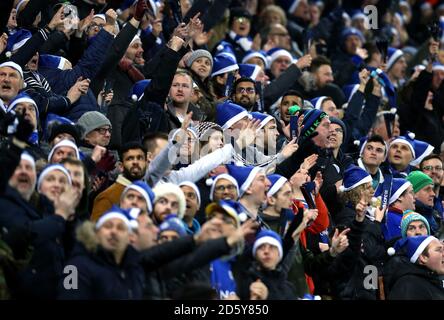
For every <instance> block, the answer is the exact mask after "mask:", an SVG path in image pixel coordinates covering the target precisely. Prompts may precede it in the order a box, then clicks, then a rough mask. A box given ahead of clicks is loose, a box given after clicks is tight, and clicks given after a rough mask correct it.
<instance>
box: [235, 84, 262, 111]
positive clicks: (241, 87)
mask: <svg viewBox="0 0 444 320" xmlns="http://www.w3.org/2000/svg"><path fill="white" fill-rule="evenodd" d="M258 98H259V96H258V94H257V93H256V89H255V82H254V81H253V80H251V79H250V78H246V77H242V78H239V79H237V80H236V81H235V82H234V84H233V89H232V94H231V99H232V100H233V101H234V103H237V104H238V105H240V106H242V107H244V108H245V109H247V110H248V111H255V109H256V108H255V105H256V102H257V100H258Z"/></svg>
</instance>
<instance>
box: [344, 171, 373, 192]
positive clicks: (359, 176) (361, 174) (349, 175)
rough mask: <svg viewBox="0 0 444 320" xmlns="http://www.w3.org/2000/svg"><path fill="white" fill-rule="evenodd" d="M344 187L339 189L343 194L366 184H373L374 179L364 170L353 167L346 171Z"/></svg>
mask: <svg viewBox="0 0 444 320" xmlns="http://www.w3.org/2000/svg"><path fill="white" fill-rule="evenodd" d="M343 181H344V182H343V185H342V186H341V187H340V188H339V189H340V190H341V191H342V192H344V191H350V190H353V189H354V188H357V187H359V186H360V185H363V184H365V183H368V182H370V183H372V181H373V180H372V177H371V176H370V175H369V174H368V172H367V171H365V170H364V169H362V168H360V167H358V166H355V165H351V166H349V167H348V168H347V169H346V170H345V171H344V180H343Z"/></svg>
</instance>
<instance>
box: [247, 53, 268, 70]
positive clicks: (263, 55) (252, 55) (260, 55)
mask: <svg viewBox="0 0 444 320" xmlns="http://www.w3.org/2000/svg"><path fill="white" fill-rule="evenodd" d="M252 58H259V59H261V60H262V61H264V65H265V67H266V68H267V66H268V59H267V53H266V52H265V51H262V50H260V51H254V50H249V51H247V52H246V53H245V56H244V57H243V58H242V63H248V60H250V59H252Z"/></svg>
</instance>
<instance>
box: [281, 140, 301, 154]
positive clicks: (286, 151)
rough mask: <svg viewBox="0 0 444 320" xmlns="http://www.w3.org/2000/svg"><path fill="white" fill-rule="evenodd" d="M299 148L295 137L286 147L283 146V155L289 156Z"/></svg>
mask: <svg viewBox="0 0 444 320" xmlns="http://www.w3.org/2000/svg"><path fill="white" fill-rule="evenodd" d="M298 148H299V145H298V144H297V143H296V138H293V139H292V140H291V141H290V142H289V143H288V144H287V145H286V146H285V147H283V148H282V151H281V153H282V155H283V156H284V158H285V159H287V158H289V157H290V156H291V155H292V154H293V153H295V152H296V151H297V150H298Z"/></svg>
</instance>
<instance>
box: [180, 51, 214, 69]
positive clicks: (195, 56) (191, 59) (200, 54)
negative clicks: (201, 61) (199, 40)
mask: <svg viewBox="0 0 444 320" xmlns="http://www.w3.org/2000/svg"><path fill="white" fill-rule="evenodd" d="M200 57H205V58H208V59H209V60H210V62H211V67H213V56H212V55H211V53H209V52H208V51H207V50H203V49H199V50H195V51H193V52H192V53H191V55H190V56H189V57H188V59H187V62H186V64H187V67H188V68H191V65H192V64H193V62H194V61H195V60H197V59H198V58H200Z"/></svg>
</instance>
